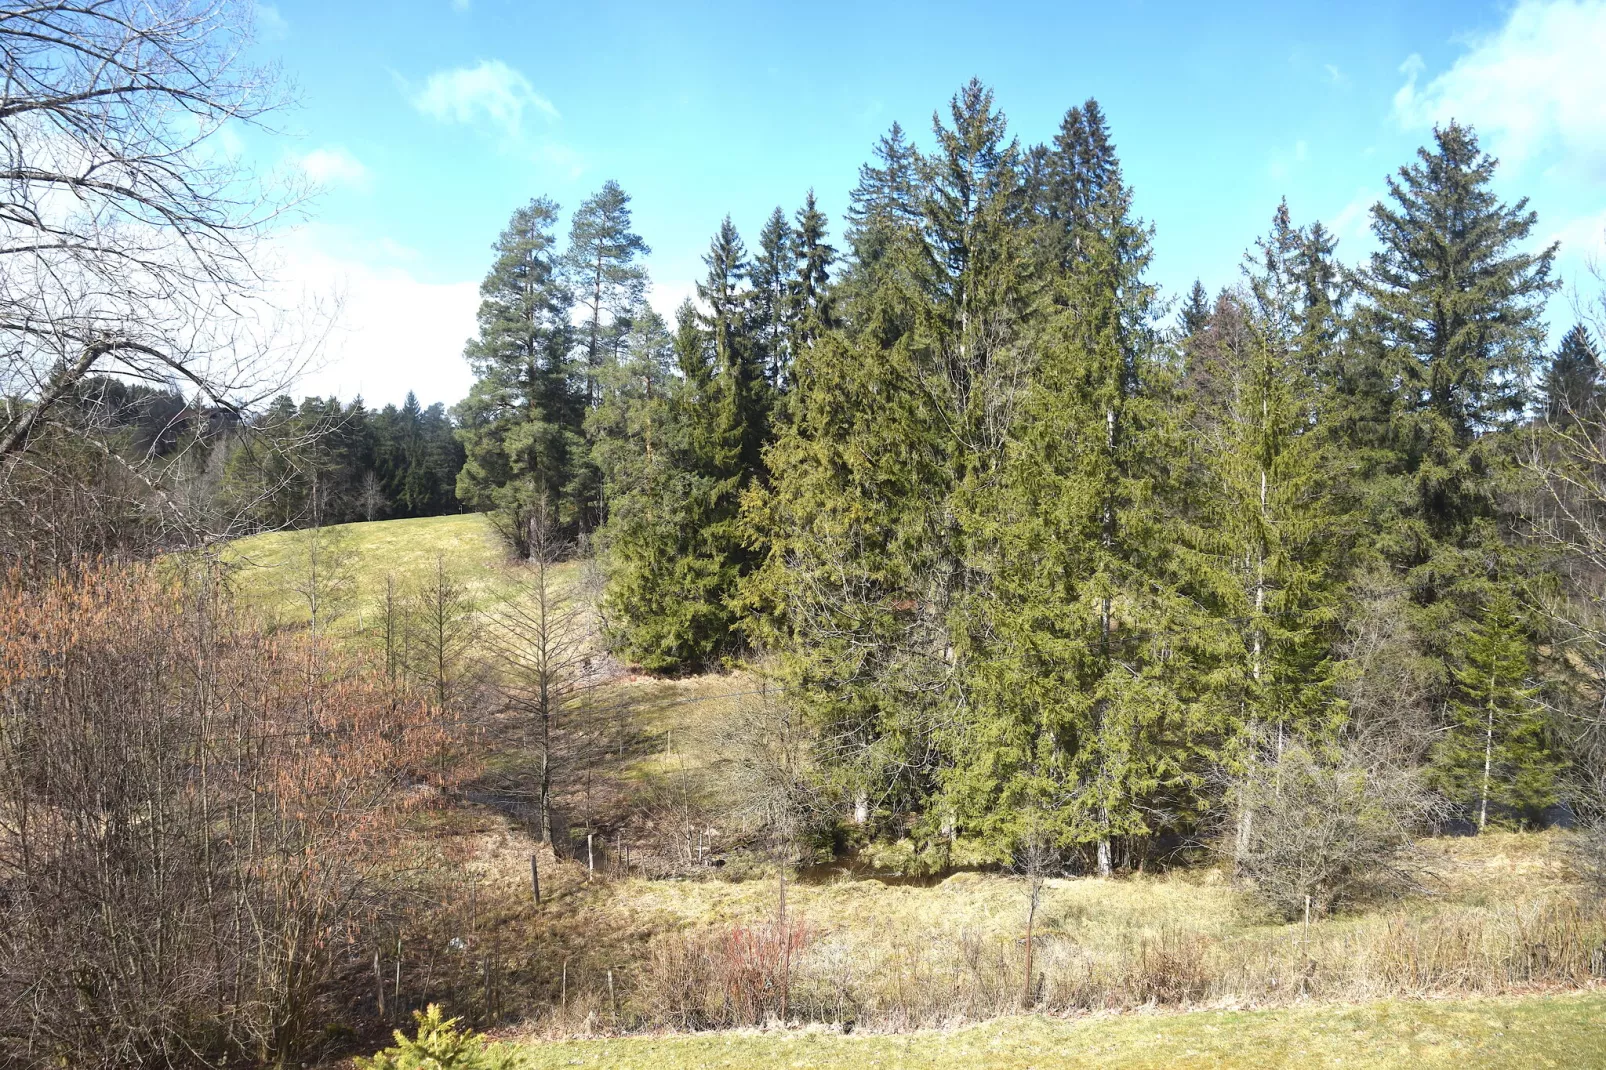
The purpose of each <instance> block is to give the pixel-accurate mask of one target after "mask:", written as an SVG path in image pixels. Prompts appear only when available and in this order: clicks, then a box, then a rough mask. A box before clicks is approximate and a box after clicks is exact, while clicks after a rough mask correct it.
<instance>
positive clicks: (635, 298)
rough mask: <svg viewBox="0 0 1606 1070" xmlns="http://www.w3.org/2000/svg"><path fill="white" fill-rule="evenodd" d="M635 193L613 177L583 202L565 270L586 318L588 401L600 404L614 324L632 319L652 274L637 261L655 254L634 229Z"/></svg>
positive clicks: (576, 215)
mask: <svg viewBox="0 0 1606 1070" xmlns="http://www.w3.org/2000/svg"><path fill="white" fill-rule="evenodd" d="M630 226H631V220H630V195H629V194H628V193H626V192H625V191H624V190H622V189H620V188H619V183H617V182H615V181H613V180H612V179H609V180H608V181H607V182H604V183H603V184H602V188H601V189H600V190H598V191H597V192H596V194H595V195H593V196H591V197H589V198H587V199H586V200H584V201H582V202H580V207H579V209H578V210H577V211H576V212H575V213H574V220H573V222H572V223H571V224H570V228H569V248H568V251H567V252H566V253H565V254H564V265H563V266H564V269H565V270H566V271H567V273H568V276H569V278H570V279H571V280H572V281H573V290H574V294H575V299H576V301H577V303H578V304H579V306H580V310H581V312H582V313H583V315H584V320H585V322H584V325H583V326H582V328H581V331H582V338H581V341H582V344H583V345H584V347H585V356H584V368H585V375H586V390H585V396H586V403H587V404H588V405H591V406H595V405H596V404H597V400H598V399H597V375H598V369H599V368H600V367H601V365H602V359H603V356H604V354H605V353H606V350H607V333H606V332H607V328H608V326H609V323H610V321H612V320H617V319H619V318H621V317H625V316H628V315H629V314H630V313H631V312H633V311H634V310H636V309H637V308H639V307H640V306H641V304H642V302H643V301H644V300H645V297H646V290H647V272H646V270H645V269H644V268H643V267H642V266H641V265H640V264H638V263H636V260H637V258H638V257H644V256H647V255H648V254H650V253H651V252H652V250H651V249H650V248H648V246H647V243H646V242H644V241H642V240H641V236H640V235H639V234H635V233H633V232H632V231H631V229H630Z"/></svg>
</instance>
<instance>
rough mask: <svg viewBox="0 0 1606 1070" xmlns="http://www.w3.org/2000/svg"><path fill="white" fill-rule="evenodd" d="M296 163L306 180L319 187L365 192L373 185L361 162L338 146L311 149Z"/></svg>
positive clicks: (370, 176) (366, 169)
mask: <svg viewBox="0 0 1606 1070" xmlns="http://www.w3.org/2000/svg"><path fill="white" fill-rule="evenodd" d="M296 163H297V165H298V166H299V167H300V168H301V170H302V171H303V172H305V173H306V176H307V177H308V178H310V179H312V180H313V181H314V182H316V183H318V184H319V185H320V186H350V187H351V188H353V189H358V190H367V189H368V188H369V187H370V186H371V185H372V184H373V176H372V175H371V174H370V173H369V171H368V168H367V167H366V166H364V165H363V162H362V161H361V160H359V159H357V157H355V156H353V155H352V154H351V153H350V152H349V151H348V150H346V149H344V148H342V147H340V146H338V145H336V146H334V147H325V148H320V149H313V150H312V151H311V152H309V153H307V154H306V155H305V156H302V157H299V158H298V159H297V160H296Z"/></svg>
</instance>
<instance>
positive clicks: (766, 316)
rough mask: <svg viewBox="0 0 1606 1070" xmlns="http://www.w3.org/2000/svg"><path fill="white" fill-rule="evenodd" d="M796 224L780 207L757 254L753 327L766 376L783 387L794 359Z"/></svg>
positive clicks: (766, 226) (773, 384)
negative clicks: (793, 297)
mask: <svg viewBox="0 0 1606 1070" xmlns="http://www.w3.org/2000/svg"><path fill="white" fill-rule="evenodd" d="M796 255H797V254H796V252H795V239H794V237H793V234H792V227H791V225H790V224H789V223H787V221H786V213H785V212H783V211H781V210H780V209H779V208H776V209H775V211H773V212H771V213H770V217H769V219H768V220H766V221H765V223H764V229H763V230H762V231H761V232H759V236H758V255H757V256H755V257H754V258H753V264H752V280H753V324H752V326H753V330H754V333H755V335H756V337H757V341H758V343H759V345H760V346H761V347H762V349H763V357H762V360H763V365H764V378H765V380H766V381H767V382H768V383H769V385H770V388H771V389H772V390H779V389H780V388H781V384H782V382H783V381H784V379H785V376H786V368H787V365H788V364H789V363H790V357H789V353H788V346H789V343H790V341H791V337H792V333H793V331H792V317H793V315H794V312H793V302H792V263H793V261H794V260H795V259H796Z"/></svg>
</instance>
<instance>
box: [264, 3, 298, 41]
mask: <svg viewBox="0 0 1606 1070" xmlns="http://www.w3.org/2000/svg"><path fill="white" fill-rule="evenodd" d="M256 19H257V26H258V28H260V29H261V31H262V36H263V37H264V38H265V39H267V40H269V41H282V40H284V39H285V38H286V37H288V36H289V35H290V23H289V21H288V20H286V19H285V17H284V15H283V13H281V12H280V11H279V9H278V8H276V7H274V6H273V5H272V4H258V5H257V6H256Z"/></svg>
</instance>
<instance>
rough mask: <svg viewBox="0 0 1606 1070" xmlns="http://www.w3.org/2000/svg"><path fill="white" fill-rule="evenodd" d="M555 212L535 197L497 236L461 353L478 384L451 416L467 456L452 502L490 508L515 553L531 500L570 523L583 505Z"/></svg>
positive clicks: (567, 303)
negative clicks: (471, 335)
mask: <svg viewBox="0 0 1606 1070" xmlns="http://www.w3.org/2000/svg"><path fill="white" fill-rule="evenodd" d="M557 214H558V206H557V205H556V204H554V203H553V202H552V201H550V200H547V199H546V198H538V199H536V200H534V201H531V202H530V203H529V204H528V205H526V206H525V207H523V208H520V209H519V210H518V211H516V212H514V213H513V218H512V220H511V221H510V222H509V223H508V226H507V229H506V230H504V231H503V232H502V235H501V237H500V238H498V239H497V242H496V246H495V250H496V254H497V256H496V260H495V262H494V263H493V264H492V266H491V270H490V272H489V273H488V274H487V275H486V276H485V281H484V282H483V283H481V284H480V297H481V301H480V309H479V336H478V337H477V338H475V339H473V340H471V341H470V342H469V343H468V346H467V348H466V349H465V351H464V355H465V356H466V357H467V358H468V361H469V363H470V364H471V365H472V366H473V368H474V374H475V376H476V377H477V378H476V381H475V383H474V386H473V388H472V389H471V390H470V391H469V395H468V397H467V398H466V399H465V400H464V401H462V402H461V403H459V405H458V406H457V413H456V414H457V419H458V437H459V438H460V439H461V440H462V443H463V446H464V449H465V451H466V453H467V458H466V460H465V462H464V465H463V468H462V471H461V472H459V473H458V477H457V496H458V498H459V499H460V500H461V501H462V502H463V503H464V504H466V505H468V506H470V507H471V508H476V509H494V510H496V511H497V513H498V514H499V516H500V518H501V524H500V526H501V527H502V528H503V530H504V531H505V532H506V534H507V537H508V538H509V539H510V541H511V542H512V543H513V545H514V547H515V548H516V549H517V550H518V551H519V552H520V553H521V554H523V553H525V552H527V549H528V548H527V546H526V542H527V538H528V536H527V533H526V527H527V523H528V519H529V515H530V513H531V511H532V510H533V508H534V507H535V504H536V503H537V502H538V501H541V500H545V501H546V502H547V503H548V504H550V505H555V506H557V507H558V514H559V519H560V521H561V522H562V523H564V524H570V525H572V524H575V523H577V522H578V516H579V511H580V506H581V502H580V501H579V498H578V496H577V494H576V491H575V488H574V486H573V485H572V482H573V479H574V476H575V473H576V466H577V461H578V459H579V457H580V455H581V454H582V452H583V448H584V441H583V439H582V437H581V425H582V421H583V419H584V416H585V399H584V396H583V394H582V392H581V390H580V389H579V388H578V387H577V385H576V383H575V381H574V376H573V369H572V354H571V348H572V344H573V332H574V328H573V326H572V324H571V323H570V321H569V310H570V308H571V306H572V300H573V299H572V297H571V294H570V292H569V289H568V287H567V286H566V285H565V284H564V280H563V278H562V275H561V274H560V270H559V268H560V265H559V262H558V258H557V255H556V252H555V250H554V245H553V237H552V227H553V225H554V224H555V222H556V220H557Z"/></svg>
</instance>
